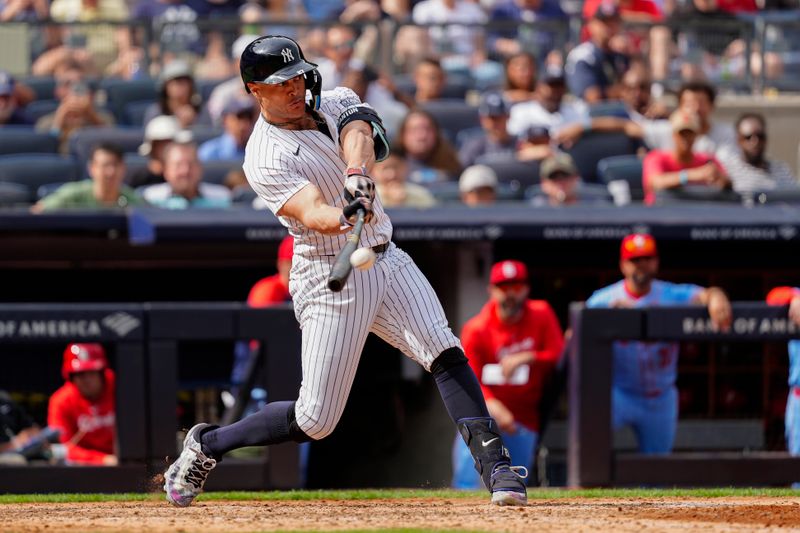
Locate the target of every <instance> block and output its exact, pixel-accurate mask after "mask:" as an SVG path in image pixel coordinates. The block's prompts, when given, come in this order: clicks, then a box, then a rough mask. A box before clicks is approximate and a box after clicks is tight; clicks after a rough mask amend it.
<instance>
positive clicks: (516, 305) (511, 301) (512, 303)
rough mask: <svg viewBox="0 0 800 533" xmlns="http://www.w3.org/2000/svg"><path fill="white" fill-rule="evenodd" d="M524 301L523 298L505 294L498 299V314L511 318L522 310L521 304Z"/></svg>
mask: <svg viewBox="0 0 800 533" xmlns="http://www.w3.org/2000/svg"><path fill="white" fill-rule="evenodd" d="M524 303H525V299H524V298H515V297H513V296H506V297H505V298H503V299H502V300H501V301H500V314H501V315H502V316H503V317H504V318H511V317H514V316H517V314H519V312H520V311H521V310H522V305H523V304H524Z"/></svg>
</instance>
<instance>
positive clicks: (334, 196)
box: [243, 87, 392, 256]
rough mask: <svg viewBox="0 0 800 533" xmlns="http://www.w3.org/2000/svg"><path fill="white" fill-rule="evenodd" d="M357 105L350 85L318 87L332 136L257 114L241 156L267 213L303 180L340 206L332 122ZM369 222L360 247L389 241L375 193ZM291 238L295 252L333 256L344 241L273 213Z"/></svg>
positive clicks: (341, 165) (341, 166) (339, 163)
mask: <svg viewBox="0 0 800 533" xmlns="http://www.w3.org/2000/svg"><path fill="white" fill-rule="evenodd" d="M356 105H365V104H361V101H360V100H359V98H358V96H356V94H355V93H354V92H353V91H351V90H350V89H347V88H344V87H339V88H337V89H334V90H333V91H323V93H322V105H321V106H320V115H321V116H322V118H324V119H325V121H326V123H327V125H328V130H329V131H330V132H331V134H332V136H333V139H331V138H330V137H328V136H327V135H325V134H324V133H322V132H321V131H319V130H286V129H281V128H278V127H276V126H273V125H271V124H269V123H268V122H267V121H266V120H264V117H263V116H259V119H258V121H257V122H256V125H255V127H254V128H253V133H252V134H251V135H250V140H249V141H248V142H247V148H246V149H245V156H244V167H243V168H244V173H245V175H246V176H247V181H248V182H250V186H251V187H252V188H253V190H254V191H255V192H256V193H258V195H259V196H260V197H261V198H262V199H263V200H264V201H265V202H266V204H267V207H268V208H269V209H270V211H272V212H273V213H277V212H278V211H279V210H280V209H281V207H283V205H284V204H285V203H286V202H287V201H288V200H289V199H290V198H291V197H292V196H294V195H295V194H296V193H297V192H299V191H300V190H301V189H302V188H303V187H305V186H306V185H308V184H309V183H311V184H314V185H316V186H317V187H318V188H319V190H320V191H321V192H322V195H323V197H324V198H325V202H326V203H327V204H328V205H332V206H336V207H344V206H345V205H347V202H346V201H345V199H344V196H343V195H342V188H343V186H344V171H345V168H346V166H347V165H346V164H345V162H344V161H343V160H342V158H341V156H340V152H339V138H338V135H336V131H337V129H336V124H337V122H338V120H339V116H340V115H341V114H342V113H343V112H344V111H345V110H346V109H347V108H349V107H353V106H356ZM373 210H374V213H373V221H372V222H371V223H370V224H367V225H365V226H364V230H363V232H362V233H361V243H362V245H363V246H370V247H371V246H376V245H379V244H383V243H386V242H389V239H391V237H392V223H391V222H390V221H389V217H388V216H386V213H384V211H383V206H382V205H381V203H380V200H379V199H378V198H376V199H375V202H374V203H373ZM278 219H279V220H280V222H281V224H283V225H284V226H286V227H287V228H288V229H289V233H290V234H291V235H292V236H293V237H294V253H295V255H301V256H305V255H336V254H337V253H339V250H341V249H342V247H343V246H344V245H345V242H346V240H347V235H346V234H342V235H322V234H320V233H316V232H313V231H309V230H308V228H306V227H304V226H303V225H302V224H301V223H300V222H299V221H297V220H294V219H290V218H287V217H278Z"/></svg>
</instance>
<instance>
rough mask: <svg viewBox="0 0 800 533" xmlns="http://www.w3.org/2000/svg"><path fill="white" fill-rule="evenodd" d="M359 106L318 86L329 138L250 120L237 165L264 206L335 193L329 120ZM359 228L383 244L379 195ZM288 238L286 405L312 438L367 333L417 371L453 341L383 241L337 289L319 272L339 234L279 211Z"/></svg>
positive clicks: (422, 288) (347, 380)
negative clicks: (292, 362)
mask: <svg viewBox="0 0 800 533" xmlns="http://www.w3.org/2000/svg"><path fill="white" fill-rule="evenodd" d="M355 105H360V102H359V100H358V97H357V96H356V95H355V93H353V92H352V91H351V90H349V89H344V88H337V89H335V90H334V91H324V92H323V93H322V105H321V111H322V113H321V115H322V117H323V118H324V119H325V121H326V123H327V126H328V129H329V131H330V132H331V133H332V134H333V137H334V138H333V139H331V138H330V137H328V136H327V135H325V134H324V133H322V132H320V131H317V130H300V131H295V130H285V129H281V128H278V127H275V126H272V125H270V124H268V123H267V122H266V121H264V119H263V117H262V118H260V119H259V121H258V123H257V124H256V127H255V129H254V130H253V134H252V135H251V137H250V140H249V141H248V143H247V149H246V151H245V163H244V170H245V174H246V175H247V179H248V181H249V182H250V185H251V186H252V187H253V189H254V190H255V191H256V192H257V193H258V194H259V196H260V197H261V198H263V199H264V201H265V202H266V203H267V206H268V207H269V209H270V210H272V212H273V213H277V212H278V211H279V210H280V209H281V207H282V206H283V205H284V204H285V203H286V202H287V201H288V200H289V199H290V198H291V197H292V196H293V195H294V194H296V193H297V192H298V191H300V190H301V189H302V188H303V187H306V186H307V185H308V184H309V183H312V184H314V185H316V186H317V187H318V188H319V189H320V191H321V192H322V194H323V196H324V198H325V200H326V202H327V203H328V204H329V205H334V206H338V207H342V206H344V205H345V200H344V198H343V195H342V189H343V187H344V171H345V162H344V161H343V160H342V157H341V155H340V148H339V144H338V139H337V138H336V137H337V136H336V131H337V130H336V122H337V119H338V117H339V115H340V114H341V113H342V112H343V111H344V110H345V109H347V108H348V107H352V106H355ZM373 205H374V216H373V220H372V222H371V223H370V224H367V225H365V226H364V230H363V232H362V234H361V245H362V246H370V247H371V246H376V245H379V244H384V243H389V242H390V239H391V235H392V224H391V222H390V221H389V217H388V216H387V215H386V213H385V212H384V211H383V208H382V207H381V204H380V200H379V199H378V198H376V200H375V202H374V204H373ZM279 219H280V221H281V223H282V224H283V225H284V226H286V227H287V228H289V232H290V233H291V234H292V235H293V236H294V257H293V260H292V270H291V273H290V275H289V292H290V293H291V295H292V301H293V302H294V311H295V316H296V317H297V320H298V322H299V323H300V328H301V330H302V335H303V342H302V354H301V359H302V371H303V381H302V384H301V386H300V392H299V395H298V399H297V402H296V404H295V416H296V420H297V424H298V425H299V427H300V429H302V430H303V432H304V433H305V434H306V435H308V436H309V437H311V438H313V439H321V438H323V437H325V436H327V435H328V434H330V433H331V432H332V431H333V429H334V428H335V427H336V424H337V423H338V421H339V418H340V417H341V415H342V412H343V411H344V406H345V404H346V402H347V397H348V395H349V394H350V387H351V386H352V383H353V378H354V377H355V374H356V369H357V368H358V362H359V359H360V357H361V350H362V349H363V348H364V342H365V341H366V339H367V335H368V334H369V333H370V332H372V333H375V334H376V335H378V336H379V337H381V338H382V339H383V340H385V341H386V342H388V343H389V344H391V345H392V346H395V347H396V348H398V349H400V350H401V351H402V352H403V353H404V354H405V355H407V356H408V357H411V358H412V359H414V360H415V361H417V362H418V363H420V364H421V365H423V366H424V367H425V368H426V369H430V365H431V363H433V361H434V359H436V357H438V356H439V354H441V353H442V352H443V351H445V350H446V349H448V348H452V347H459V348H460V347H461V343H460V342H459V340H458V339H457V338H456V337H455V335H453V332H452V331H451V329H450V327H449V326H448V324H447V318H446V317H445V315H444V310H443V309H442V305H441V304H440V303H439V299H438V298H437V297H436V293H435V292H434V291H433V288H432V287H431V286H430V283H428V280H427V279H425V276H424V275H423V274H422V272H420V270H419V268H417V265H416V264H414V261H413V260H412V259H411V257H409V256H408V254H406V253H405V252H404V251H402V250H401V249H400V248H398V247H397V246H395V245H394V244H393V243H390V244H389V247H388V248H387V250H386V251H385V252H383V253H381V254H378V259H377V261H376V263H375V265H374V266H373V267H372V268H371V269H369V270H365V271H362V270H354V271H353V272H352V274H351V275H350V278H349V279H348V280H347V283H346V284H345V286H344V289H343V290H342V291H341V292H332V291H330V290H329V289H328V287H327V279H328V276H329V274H330V271H331V267H332V265H333V263H334V261H335V260H336V257H335V256H336V254H338V253H339V251H340V250H341V248H342V247H343V246H344V244H345V242H346V237H347V235H346V234H343V235H333V236H328V235H321V234H319V233H317V232H315V231H312V230H310V229H308V228H306V227H304V226H303V225H302V224H301V223H300V222H298V221H297V220H294V219H291V218H288V217H279Z"/></svg>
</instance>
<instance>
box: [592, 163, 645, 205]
mask: <svg viewBox="0 0 800 533" xmlns="http://www.w3.org/2000/svg"><path fill="white" fill-rule="evenodd" d="M597 174H598V176H599V178H600V181H601V182H602V183H605V184H606V185H608V184H609V183H611V182H614V181H624V182H626V183H627V184H628V190H629V191H630V197H631V200H632V201H634V202H641V201H642V200H644V186H643V183H642V160H641V159H640V158H639V156H637V155H617V156H613V157H605V158H603V159H601V160H600V161H599V162H598V163H597Z"/></svg>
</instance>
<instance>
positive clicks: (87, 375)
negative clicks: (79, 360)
mask: <svg viewBox="0 0 800 533" xmlns="http://www.w3.org/2000/svg"><path fill="white" fill-rule="evenodd" d="M72 383H74V384H75V386H76V387H77V388H78V392H80V394H81V396H83V397H84V398H86V399H88V400H94V399H96V398H99V397H100V395H101V394H102V393H103V376H102V374H101V373H100V372H99V371H92V372H78V373H77V374H72Z"/></svg>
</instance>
